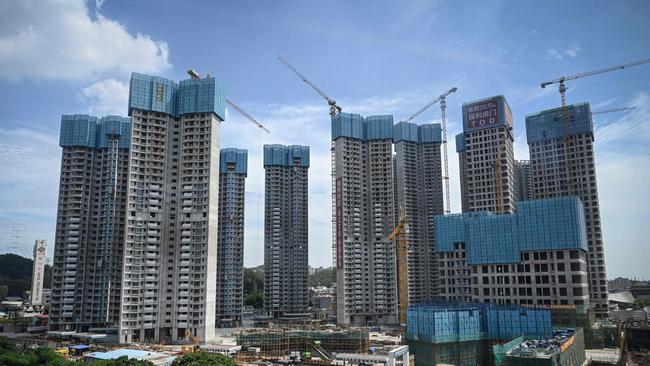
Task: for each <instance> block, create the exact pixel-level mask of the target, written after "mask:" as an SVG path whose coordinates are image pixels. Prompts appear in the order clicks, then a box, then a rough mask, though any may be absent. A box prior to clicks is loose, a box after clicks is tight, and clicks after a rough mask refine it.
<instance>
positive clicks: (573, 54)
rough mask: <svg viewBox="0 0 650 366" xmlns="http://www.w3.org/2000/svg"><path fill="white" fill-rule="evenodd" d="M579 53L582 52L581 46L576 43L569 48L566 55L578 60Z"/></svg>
mask: <svg viewBox="0 0 650 366" xmlns="http://www.w3.org/2000/svg"><path fill="white" fill-rule="evenodd" d="M578 52H580V45H579V44H577V43H574V44H573V45H572V46H571V47H569V48H567V49H566V50H565V51H564V54H565V55H567V56H569V57H571V58H576V56H578Z"/></svg>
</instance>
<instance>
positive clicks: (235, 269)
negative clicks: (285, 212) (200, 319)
mask: <svg viewBox="0 0 650 366" xmlns="http://www.w3.org/2000/svg"><path fill="white" fill-rule="evenodd" d="M247 171H248V151H247V150H244V149H233V148H227V149H221V158H220V161H219V235H218V237H219V245H218V249H217V326H219V327H235V326H239V325H241V320H242V309H243V306H244V197H245V195H246V173H247Z"/></svg>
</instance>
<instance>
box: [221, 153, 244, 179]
mask: <svg viewBox="0 0 650 366" xmlns="http://www.w3.org/2000/svg"><path fill="white" fill-rule="evenodd" d="M229 164H234V165H235V170H234V171H232V172H234V173H237V174H247V172H248V150H246V149H234V148H224V149H221V155H220V157H219V169H220V172H221V173H222V174H223V173H226V172H228V170H227V166H228V165H229Z"/></svg>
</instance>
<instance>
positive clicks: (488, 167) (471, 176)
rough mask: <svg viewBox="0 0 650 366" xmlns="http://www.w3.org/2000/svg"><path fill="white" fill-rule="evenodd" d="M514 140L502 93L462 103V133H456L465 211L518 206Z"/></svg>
mask: <svg viewBox="0 0 650 366" xmlns="http://www.w3.org/2000/svg"><path fill="white" fill-rule="evenodd" d="M459 140H460V141H459ZM513 141H514V137H513V133H512V112H511V111H510V107H509V106H508V102H507V101H506V99H505V98H504V97H503V96H496V97H490V98H486V99H481V100H477V101H473V102H469V103H463V133H462V135H460V137H459V136H457V137H456V150H457V151H458V152H459V164H460V176H461V192H463V191H465V192H466V194H465V196H463V198H462V200H463V212H468V211H492V212H495V211H499V210H500V208H499V207H500V206H501V205H502V206H503V208H502V212H504V213H512V212H514V211H515V210H516V194H515V180H514V151H513V147H512V145H513ZM459 142H460V143H459ZM497 170H498V171H497ZM500 202H501V204H499V203H500Z"/></svg>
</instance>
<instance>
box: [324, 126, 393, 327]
mask: <svg viewBox="0 0 650 366" xmlns="http://www.w3.org/2000/svg"><path fill="white" fill-rule="evenodd" d="M392 150H393V117H392V116H389V115H388V116H369V117H366V118H364V117H362V116H360V115H358V114H350V113H339V114H337V115H336V116H334V117H333V118H332V193H333V194H332V196H333V197H332V201H333V202H332V210H333V215H332V219H333V235H332V236H333V244H332V245H333V252H334V263H335V267H336V310H337V321H338V323H339V324H351V325H366V324H398V319H397V303H398V301H397V275H396V274H397V272H396V261H395V245H394V243H393V242H392V241H388V240H386V237H387V236H388V235H389V234H390V232H391V231H392V230H393V228H394V227H395V202H394V200H395V197H394V189H393V185H394V181H393V162H392V160H393V156H392Z"/></svg>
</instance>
